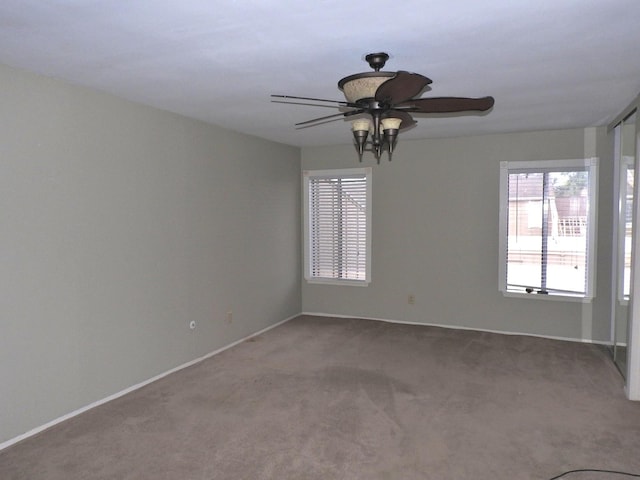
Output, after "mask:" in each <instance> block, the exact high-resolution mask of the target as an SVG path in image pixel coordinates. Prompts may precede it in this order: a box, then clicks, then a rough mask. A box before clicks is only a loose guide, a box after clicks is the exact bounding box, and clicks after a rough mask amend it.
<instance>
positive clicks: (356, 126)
mask: <svg viewBox="0 0 640 480" xmlns="http://www.w3.org/2000/svg"><path fill="white" fill-rule="evenodd" d="M351 129H352V130H353V131H354V132H361V131H366V132H368V131H369V130H370V129H371V122H370V121H369V120H367V119H366V118H360V119H358V120H354V121H353V122H351Z"/></svg>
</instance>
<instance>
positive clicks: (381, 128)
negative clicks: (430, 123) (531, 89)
mask: <svg viewBox="0 0 640 480" xmlns="http://www.w3.org/2000/svg"><path fill="white" fill-rule="evenodd" d="M388 59H389V55H388V54H386V53H384V52H380V53H370V54H369V55H367V56H366V57H365V60H366V61H367V63H369V66H370V67H371V68H372V69H373V70H374V71H373V72H363V73H356V74H354V75H349V76H347V77H344V78H343V79H341V80H340V81H339V82H338V88H339V89H340V90H342V91H343V93H344V96H345V98H346V101H341V100H325V99H321V98H310V97H295V96H291V95H271V97H274V98H280V99H286V100H287V101H284V100H273V101H274V102H278V103H292V104H294V105H315V106H320V105H318V104H309V103H300V102H291V101H288V100H307V101H313V102H329V103H333V104H335V105H331V106H333V107H335V108H340V109H342V111H341V112H340V113H336V114H334V115H327V116H324V117H319V118H314V119H312V120H307V121H306V122H300V123H296V127H299V128H304V127H307V126H314V125H319V124H321V123H325V122H326V121H332V120H331V119H335V120H339V119H340V117H343V118H345V117H352V116H353V117H355V116H356V115H362V116H361V117H356V118H357V119H356V120H355V121H353V122H352V129H353V137H354V140H355V145H356V149H357V150H358V155H359V157H360V161H362V155H363V153H364V151H365V147H366V146H368V145H370V147H371V151H373V153H374V155H375V157H376V159H377V160H378V163H380V157H381V155H382V152H383V151H384V150H387V151H388V152H389V160H391V154H392V153H393V149H394V147H395V144H396V142H397V140H398V133H399V131H400V130H404V129H406V128H409V127H412V126H413V125H415V124H416V121H415V120H414V119H413V117H412V116H411V114H420V113H454V112H468V111H478V112H484V111H487V110H489V109H491V107H493V104H494V99H493V97H481V98H466V97H430V98H414V97H415V96H417V95H419V94H420V93H421V92H422V90H423V89H424V88H425V87H426V86H427V85H429V84H430V83H432V81H431V79H429V78H427V77H425V76H423V75H420V74H418V73H410V72H406V71H403V70H399V71H397V72H383V71H380V69H381V68H383V67H384V65H385V63H386V62H387V60H388ZM323 106H327V105H323ZM369 133H371V139H370V140H369V142H367V138H368V137H369Z"/></svg>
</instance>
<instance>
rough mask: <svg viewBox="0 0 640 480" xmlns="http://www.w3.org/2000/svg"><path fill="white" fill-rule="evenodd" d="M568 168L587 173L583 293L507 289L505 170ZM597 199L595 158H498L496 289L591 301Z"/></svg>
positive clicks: (505, 292)
mask: <svg viewBox="0 0 640 480" xmlns="http://www.w3.org/2000/svg"><path fill="white" fill-rule="evenodd" d="M565 168H566V169H572V168H583V169H585V170H586V171H587V172H588V173H589V212H588V225H589V227H588V233H587V253H586V262H585V264H586V270H587V272H586V275H585V278H586V288H585V293H584V295H582V294H571V293H568V292H552V291H550V292H549V293H547V294H544V295H543V294H537V293H536V292H535V291H534V292H532V293H526V292H519V291H514V290H509V289H508V288H507V247H508V244H507V242H508V228H509V225H508V223H509V222H508V215H509V173H516V172H519V171H523V170H531V172H532V173H535V172H545V171H550V170H560V171H562V169H565ZM597 200H598V159H597V158H595V157H593V158H581V159H563V160H530V161H505V162H500V208H499V214H500V219H499V227H498V235H499V241H498V247H499V254H498V259H499V263H498V289H499V291H500V292H502V294H503V295H504V296H505V297H515V298H536V299H545V300H564V301H578V302H585V303H586V302H591V301H592V300H593V298H594V289H595V281H596V258H595V254H596V238H597V235H596V232H597V230H598V228H597Z"/></svg>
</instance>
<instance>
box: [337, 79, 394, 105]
mask: <svg viewBox="0 0 640 480" xmlns="http://www.w3.org/2000/svg"><path fill="white" fill-rule="evenodd" d="M395 76H396V74H395V73H394V72H365V73H356V74H355V75H349V76H348V77H344V78H343V79H342V80H340V81H339V82H338V88H339V89H340V90H342V92H343V93H344V98H346V99H347V102H351V103H355V102H357V101H358V100H362V99H363V98H374V97H375V96H376V90H378V87H379V86H380V85H382V84H383V83H384V82H386V81H387V80H389V79H390V78H393V77H395Z"/></svg>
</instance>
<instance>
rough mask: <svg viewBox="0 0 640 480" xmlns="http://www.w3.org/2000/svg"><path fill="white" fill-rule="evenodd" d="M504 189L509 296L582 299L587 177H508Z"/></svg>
mask: <svg viewBox="0 0 640 480" xmlns="http://www.w3.org/2000/svg"><path fill="white" fill-rule="evenodd" d="M507 184H508V198H507V203H508V205H507V211H508V219H507V232H506V234H507V252H506V256H507V258H506V287H507V290H509V291H517V292H525V291H527V292H529V293H531V292H536V293H559V294H562V293H565V294H570V295H585V294H586V292H587V278H588V276H587V266H588V265H587V262H588V257H589V255H588V246H589V243H588V238H589V231H588V218H589V173H588V171H587V170H585V169H584V168H563V169H557V170H546V169H544V168H541V169H540V170H537V171H536V170H531V171H519V172H517V173H515V172H513V173H511V172H510V173H509V174H508V176H507Z"/></svg>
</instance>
